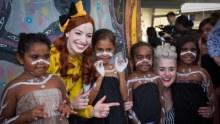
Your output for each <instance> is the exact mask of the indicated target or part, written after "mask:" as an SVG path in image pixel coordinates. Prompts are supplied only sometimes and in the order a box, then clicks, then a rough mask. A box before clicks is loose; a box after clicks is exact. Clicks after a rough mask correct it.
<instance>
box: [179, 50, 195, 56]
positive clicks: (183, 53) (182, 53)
mask: <svg viewBox="0 0 220 124" xmlns="http://www.w3.org/2000/svg"><path fill="white" fill-rule="evenodd" d="M187 53H189V54H192V55H193V56H195V57H196V53H194V52H191V51H190V50H189V51H186V52H181V53H180V55H181V56H182V55H185V54H187Z"/></svg>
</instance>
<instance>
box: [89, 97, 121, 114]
mask: <svg viewBox="0 0 220 124" xmlns="http://www.w3.org/2000/svg"><path fill="white" fill-rule="evenodd" d="M105 99H106V96H104V97H102V98H101V99H100V100H99V101H98V102H97V103H96V104H95V106H94V108H93V109H92V111H91V113H92V115H93V117H96V118H105V117H107V116H108V114H109V111H110V107H112V106H119V105H120V104H119V103H117V102H112V103H103V102H104V101H105Z"/></svg>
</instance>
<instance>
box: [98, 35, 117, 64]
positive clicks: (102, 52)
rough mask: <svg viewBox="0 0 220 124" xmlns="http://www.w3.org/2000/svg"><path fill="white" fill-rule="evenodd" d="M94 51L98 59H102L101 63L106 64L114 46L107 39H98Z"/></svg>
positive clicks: (113, 50)
mask: <svg viewBox="0 0 220 124" xmlns="http://www.w3.org/2000/svg"><path fill="white" fill-rule="evenodd" d="M94 52H95V54H96V57H97V59H98V60H102V61H103V64H107V63H108V62H109V60H110V59H111V57H112V56H113V53H114V52H115V46H114V44H113V43H112V42H111V41H110V40H108V39H105V40H99V41H97V43H96V45H95V48H94Z"/></svg>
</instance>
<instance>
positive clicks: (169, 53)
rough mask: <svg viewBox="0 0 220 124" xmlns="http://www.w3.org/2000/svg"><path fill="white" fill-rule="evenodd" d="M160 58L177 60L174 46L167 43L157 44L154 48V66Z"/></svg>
mask: <svg viewBox="0 0 220 124" xmlns="http://www.w3.org/2000/svg"><path fill="white" fill-rule="evenodd" d="M160 59H173V60H177V53H176V47H175V46H171V45H170V44H169V43H164V44H162V45H159V46H157V48H156V49H155V50H154V67H156V66H157V65H158V60H160Z"/></svg>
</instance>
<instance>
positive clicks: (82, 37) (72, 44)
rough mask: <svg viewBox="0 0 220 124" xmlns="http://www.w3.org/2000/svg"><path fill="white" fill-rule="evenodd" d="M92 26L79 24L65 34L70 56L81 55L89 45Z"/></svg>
mask: <svg viewBox="0 0 220 124" xmlns="http://www.w3.org/2000/svg"><path fill="white" fill-rule="evenodd" d="M92 35H93V26H92V24H91V23H85V24H81V25H79V26H77V27H75V28H73V29H72V30H71V31H70V32H67V33H66V37H67V49H68V52H69V54H70V55H72V56H74V55H75V53H83V52H84V51H85V50H86V49H87V48H88V47H89V45H90V44H91V41H92Z"/></svg>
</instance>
